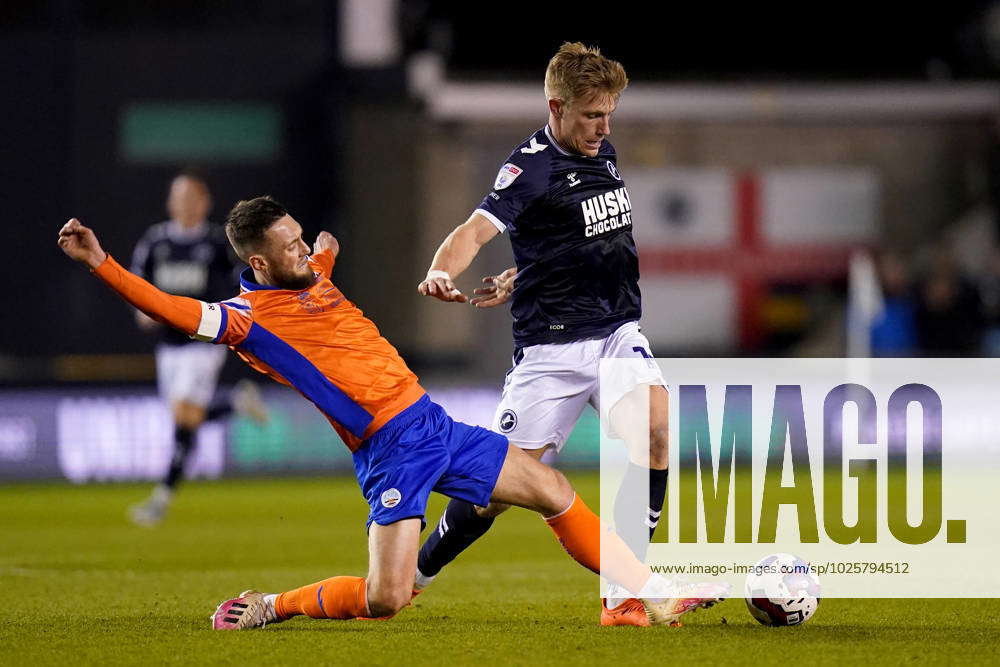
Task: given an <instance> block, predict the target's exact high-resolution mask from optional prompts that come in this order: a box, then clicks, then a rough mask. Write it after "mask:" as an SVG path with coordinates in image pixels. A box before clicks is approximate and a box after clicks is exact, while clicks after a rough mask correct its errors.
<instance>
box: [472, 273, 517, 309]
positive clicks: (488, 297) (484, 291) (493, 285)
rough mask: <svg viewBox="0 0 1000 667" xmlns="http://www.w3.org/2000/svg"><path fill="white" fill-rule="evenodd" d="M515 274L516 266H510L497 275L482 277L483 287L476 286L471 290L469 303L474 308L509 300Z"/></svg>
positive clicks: (488, 306)
mask: <svg viewBox="0 0 1000 667" xmlns="http://www.w3.org/2000/svg"><path fill="white" fill-rule="evenodd" d="M515 276H517V268H516V267H511V268H509V269H507V270H506V271H504V272H503V273H501V274H500V275H499V276H486V277H485V278H483V284H484V285H485V287H478V288H476V289H475V290H473V292H472V293H473V294H475V295H476V296H474V297H472V301H470V302H469V303H471V304H472V305H473V306H475V307H476V308H493V307H494V306H499V305H500V304H504V303H507V302H508V301H509V300H510V294H511V292H513V291H514V277H515Z"/></svg>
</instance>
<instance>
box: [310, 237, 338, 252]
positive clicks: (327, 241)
mask: <svg viewBox="0 0 1000 667" xmlns="http://www.w3.org/2000/svg"><path fill="white" fill-rule="evenodd" d="M324 250H330V251H332V252H333V256H334V257H336V256H337V253H339V252H340V244H339V243H338V242H337V237H335V236H334V235H333V234H331V233H330V232H320V233H319V234H318V235H317V236H316V242H315V243H313V254H314V255H315V254H317V253H320V252H323V251H324Z"/></svg>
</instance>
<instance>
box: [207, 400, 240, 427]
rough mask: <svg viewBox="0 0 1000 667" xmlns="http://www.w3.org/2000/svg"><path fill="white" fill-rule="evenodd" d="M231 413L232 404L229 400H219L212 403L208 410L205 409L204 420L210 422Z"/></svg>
mask: <svg viewBox="0 0 1000 667" xmlns="http://www.w3.org/2000/svg"><path fill="white" fill-rule="evenodd" d="M232 413H233V404H232V403H230V402H229V401H220V402H218V403H212V405H211V406H209V408H208V410H206V411H205V421H207V422H212V421H215V420H216V419H222V418H223V417H228V416H229V415H231V414H232Z"/></svg>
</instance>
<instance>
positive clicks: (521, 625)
mask: <svg viewBox="0 0 1000 667" xmlns="http://www.w3.org/2000/svg"><path fill="white" fill-rule="evenodd" d="M572 478H573V481H574V483H575V484H576V485H577V486H578V488H580V489H581V491H582V493H583V495H584V497H585V498H587V499H588V500H590V501H593V502H592V504H595V503H596V501H595V499H596V495H597V476H596V475H595V474H582V475H581V474H576V475H573V476H572ZM148 489H149V486H148V485H143V486H139V485H91V486H79V487H73V486H67V485H58V484H52V485H22V484H15V485H9V486H6V487H4V488H0V596H2V603H0V664H3V665H8V664H10V665H13V664H29V665H43V664H55V663H60V664H66V663H72V664H137V663H144V664H159V663H180V664H230V665H232V664H247V663H251V662H252V663H265V662H266V663H270V664H290V663H297V664H340V663H343V664H358V665H360V664H380V665H414V664H452V663H458V664H472V663H478V664H480V665H484V664H508V663H509V664H532V663H546V664H561V665H566V664H600V665H609V664H622V665H629V666H631V665H640V664H650V665H653V664H656V665H664V664H676V663H677V662H678V661H681V662H683V663H687V664H698V663H700V662H708V663H720V662H721V663H776V662H781V663H786V664H787V663H789V662H792V663H803V664H813V663H829V664H835V663H846V662H848V661H850V662H856V661H864V662H872V663H874V662H877V663H878V664H880V665H881V664H894V663H901V662H912V661H919V662H925V661H926V662H935V663H936V662H957V661H963V662H965V661H970V662H974V663H988V662H992V661H994V660H995V659H996V647H995V641H996V638H997V637H998V631H1000V613H998V612H1000V602H998V601H996V600H867V601H865V600H832V599H830V600H824V601H823V603H822V604H821V605H820V608H819V611H818V612H817V614H816V616H815V617H814V618H813V619H812V620H811V621H809V622H808V623H807V624H806V625H804V626H802V627H798V628H775V629H770V628H764V627H761V626H759V625H757V623H756V622H754V621H753V620H752V619H751V618H750V615H749V614H748V613H747V611H746V608H745V605H744V604H743V601H742V600H740V599H733V600H728V601H726V602H725V603H723V604H721V605H718V606H717V607H715V608H714V609H710V610H702V611H699V612H698V613H696V614H694V615H693V616H691V618H690V620H689V621H688V622H687V623H686V625H685V627H683V628H664V627H658V628H601V627H600V626H599V625H598V612H599V609H598V605H599V602H598V600H597V580H596V578H595V577H594V576H593V575H592V574H590V573H588V572H586V571H584V570H583V569H582V568H581V567H579V566H578V565H576V564H575V563H574V562H573V561H572V560H570V558H569V557H568V556H567V555H566V554H565V553H563V551H562V549H561V548H560V547H559V545H558V544H557V543H556V541H555V540H554V539H553V537H552V535H551V533H550V532H549V531H548V529H547V528H546V527H545V526H544V524H542V522H541V521H540V520H539V519H538V518H537V517H535V516H533V515H531V514H529V513H528V512H525V511H523V510H513V511H511V512H510V513H509V514H508V515H506V516H505V517H503V518H502V519H501V520H499V521H498V522H497V524H496V526H494V529H493V530H492V531H491V533H490V534H489V535H488V536H487V537H486V538H484V539H483V540H482V541H481V542H479V543H478V544H477V545H475V546H474V547H473V548H472V549H470V550H469V551H468V552H467V553H466V554H464V555H463V556H462V557H461V558H460V559H459V560H458V561H456V562H455V563H454V564H453V565H452V566H451V567H450V568H449V569H448V570H446V571H445V572H444V573H443V574H442V576H441V577H440V578H439V579H438V580H437V581H436V582H435V583H434V585H433V587H432V588H431V589H429V590H428V592H426V593H425V594H424V595H422V596H420V598H418V599H417V601H416V603H415V604H414V605H413V606H412V607H411V608H408V609H406V610H404V611H403V612H402V613H401V614H400V615H399V616H397V617H396V618H395V619H393V620H391V621H387V622H383V621H374V622H373V621H347V622H344V621H315V620H311V619H307V618H296V619H293V620H291V621H289V622H287V623H283V624H281V625H275V626H271V627H268V628H266V629H264V630H262V631H251V632H229V633H221V632H213V631H212V630H211V629H210V624H209V615H210V614H211V613H212V611H213V610H214V609H215V606H216V604H218V603H219V602H220V601H221V600H223V599H225V598H227V597H230V596H232V595H234V594H236V593H238V592H239V591H241V590H243V589H244V588H250V587H256V588H259V589H261V590H265V591H275V590H283V589H287V588H292V587H295V586H298V585H302V584H305V583H310V582H313V581H316V580H319V579H322V578H325V577H328V576H332V575H335V574H363V573H364V572H365V566H366V542H365V535H364V528H363V526H364V524H363V520H364V516H365V512H366V507H365V505H364V501H363V500H362V498H361V496H360V493H359V492H358V490H357V487H356V485H355V482H354V481H353V480H352V479H349V478H330V479H282V480H248V481H236V480H227V481H222V482H212V483H207V482H196V483H191V484H189V485H188V486H186V487H185V488H184V489H183V491H182V492H181V493H180V494H179V496H178V498H177V502H176V503H175V505H174V507H173V511H172V513H171V515H170V516H169V517H168V519H167V520H166V522H165V523H164V524H163V525H162V526H160V527H159V528H157V529H153V530H149V529H142V528H138V527H135V526H132V525H130V524H129V523H128V522H127V521H126V519H125V510H126V508H127V506H128V505H129V504H130V503H133V502H136V501H138V500H140V499H142V498H143V497H144V496H145V494H146V493H147V492H148ZM442 506H443V499H441V498H440V497H438V496H435V497H434V499H433V502H432V506H431V508H430V510H429V513H430V516H431V520H432V521H433V520H434V519H435V518H436V517H437V516H438V515H439V513H440V509H441V507H442Z"/></svg>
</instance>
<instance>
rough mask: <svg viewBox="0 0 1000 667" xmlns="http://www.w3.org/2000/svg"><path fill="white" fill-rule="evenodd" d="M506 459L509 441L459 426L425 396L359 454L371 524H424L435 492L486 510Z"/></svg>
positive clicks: (358, 470)
mask: <svg viewBox="0 0 1000 667" xmlns="http://www.w3.org/2000/svg"><path fill="white" fill-rule="evenodd" d="M506 457H507V438H505V437H504V436H502V435H500V434H499V433H494V432H493V431H488V430H486V429H485V428H482V427H479V426H469V425H468V424H463V423H462V422H456V421H454V420H453V419H452V418H451V417H449V416H448V413H447V412H445V411H444V408H442V407H441V406H440V405H438V404H437V403H434V402H433V401H431V400H430V398H429V397H428V396H426V395H425V396H423V397H422V398H421V399H420V400H418V401H417V402H416V403H414V404H413V405H411V406H410V407H408V408H407V409H406V410H403V411H402V412H401V413H399V414H398V415H396V416H395V417H393V418H392V419H391V420H390V421H389V422H388V423H387V424H386V425H385V426H383V427H382V428H381V429H379V431H378V432H377V433H376V434H375V435H373V436H372V437H370V438H368V439H367V440H365V442H364V443H363V444H362V445H361V447H360V448H359V449H358V450H357V451H356V452H354V471H355V472H356V473H357V476H358V484H360V485H361V492H362V493H363V494H364V496H365V500H367V501H368V506H369V507H370V508H371V511H370V512H369V514H368V524H367V525H369V526H370V525H371V523H372V521H374V522H375V523H377V524H379V525H381V526H385V525H388V524H390V523H395V522H396V521H401V520H403V519H409V518H411V517H419V518H420V519H421V521H422V522H423V518H424V512H425V510H426V509H427V498H428V496H430V493H431V491H437V492H438V493H441V494H444V495H446V496H448V497H450V498H457V499H459V500H465V501H467V502H470V503H473V504H475V505H480V506H485V505H487V504H489V502H490V496H491V495H492V493H493V487H495V486H496V483H497V477H499V476H500V468H502V467H503V462H504V459H505V458H506Z"/></svg>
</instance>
